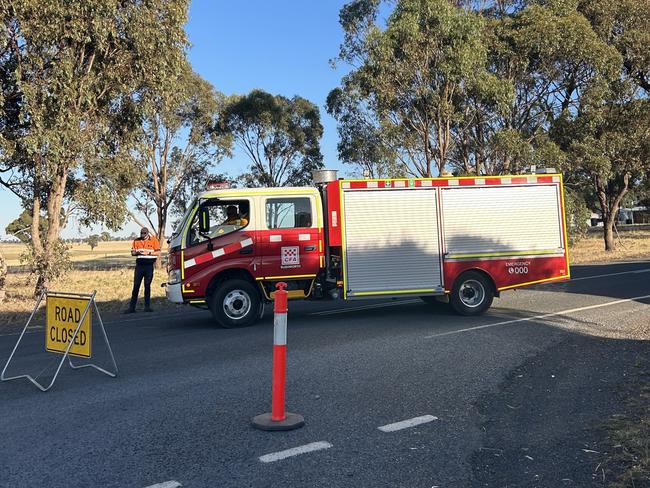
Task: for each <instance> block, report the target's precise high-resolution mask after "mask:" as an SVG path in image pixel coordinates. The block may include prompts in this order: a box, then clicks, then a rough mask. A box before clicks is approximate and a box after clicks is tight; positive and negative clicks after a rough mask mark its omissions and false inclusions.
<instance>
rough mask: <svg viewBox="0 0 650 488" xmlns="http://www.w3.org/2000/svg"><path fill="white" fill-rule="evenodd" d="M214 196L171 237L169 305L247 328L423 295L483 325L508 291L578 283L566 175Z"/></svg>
mask: <svg viewBox="0 0 650 488" xmlns="http://www.w3.org/2000/svg"><path fill="white" fill-rule="evenodd" d="M315 183H316V184H317V188H314V187H303V188H259V189H228V188H216V189H212V190H208V191H206V192H203V193H202V194H200V195H199V196H198V197H197V199H196V200H195V201H194V202H193V203H192V204H191V205H190V206H189V209H188V211H187V213H186V215H185V216H184V217H183V219H182V220H181V222H180V224H179V225H178V228H177V229H176V231H175V232H174V234H173V235H172V238H171V240H170V248H169V259H168V273H169V278H168V283H167V284H166V288H167V297H168V299H169V300H171V301H173V302H176V303H186V304H190V305H195V306H200V307H207V308H209V309H210V311H211V312H212V314H213V316H214V318H215V320H216V321H217V322H218V323H219V324H220V325H222V326H224V327H237V326H244V325H250V324H252V323H253V322H255V321H256V320H257V319H258V318H259V317H260V316H261V314H262V313H263V309H264V308H263V307H264V303H265V302H269V301H272V300H273V297H274V290H275V285H276V283H278V282H279V281H284V282H286V283H287V284H288V291H289V298H291V299H297V298H302V299H305V298H309V299H318V298H334V299H338V298H343V299H347V300H350V299H366V298H373V297H382V298H387V297H404V296H416V297H421V298H422V299H423V300H424V301H426V302H433V301H449V302H450V303H451V305H452V307H453V308H454V310H456V311H457V312H458V313H461V314H463V315H477V314H480V313H483V312H484V311H485V310H487V309H488V308H489V307H490V305H491V304H492V300H493V298H494V297H495V296H498V295H499V293H500V292H501V291H503V290H507V289H511V288H516V287H520V286H525V285H530V284H534V283H542V282H548V281H558V280H564V279H568V278H569V263H568V257H567V252H566V248H567V245H566V225H565V220H564V211H563V195H562V179H561V176H560V175H528V176H512V177H483V178H479V177H477V178H428V179H424V178H422V179H409V178H404V179H394V180H340V179H336V173H335V172H334V171H332V170H321V171H319V172H317V173H316V174H315Z"/></svg>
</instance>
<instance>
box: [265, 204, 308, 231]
mask: <svg viewBox="0 0 650 488" xmlns="http://www.w3.org/2000/svg"><path fill="white" fill-rule="evenodd" d="M311 225H312V213H311V201H310V200H309V198H307V197H296V198H269V199H268V200H266V227H267V229H293V228H302V227H305V228H309V227H311Z"/></svg>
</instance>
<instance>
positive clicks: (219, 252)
mask: <svg viewBox="0 0 650 488" xmlns="http://www.w3.org/2000/svg"><path fill="white" fill-rule="evenodd" d="M252 245H253V239H251V238H248V239H244V240H243V241H240V242H235V243H233V244H228V245H227V246H224V247H221V248H219V249H215V250H214V251H212V252H207V253H205V254H200V255H199V256H196V257H195V258H192V259H188V260H187V261H185V265H184V266H185V269H187V268H191V267H192V266H196V265H197V264H203V263H207V262H208V261H212V260H213V259H216V258H218V257H219V256H224V255H226V254H230V253H232V252H235V251H239V250H240V249H243V248H244V247H248V246H252Z"/></svg>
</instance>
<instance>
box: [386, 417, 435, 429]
mask: <svg viewBox="0 0 650 488" xmlns="http://www.w3.org/2000/svg"><path fill="white" fill-rule="evenodd" d="M434 420H438V417H434V416H433V415H422V416H421V417H414V418H412V419H408V420H402V421H401V422H395V423H394V424H388V425H382V426H381V427H377V428H378V429H379V430H381V431H382V432H395V431H397V430H402V429H408V428H409V427H415V426H416V425H422V424H427V423H429V422H433V421H434Z"/></svg>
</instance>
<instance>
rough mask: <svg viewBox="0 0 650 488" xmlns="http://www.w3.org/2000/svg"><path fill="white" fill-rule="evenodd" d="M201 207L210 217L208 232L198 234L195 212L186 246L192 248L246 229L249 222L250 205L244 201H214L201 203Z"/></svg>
mask: <svg viewBox="0 0 650 488" xmlns="http://www.w3.org/2000/svg"><path fill="white" fill-rule="evenodd" d="M201 207H203V208H207V209H208V213H209V215H210V231H209V232H208V233H207V234H204V235H201V234H200V233H199V215H200V212H199V211H197V212H196V213H195V214H194V217H193V218H192V223H191V225H190V229H189V232H188V233H187V245H188V246H193V245H194V244H198V243H201V242H204V241H206V240H208V239H214V238H217V237H221V236H225V235H228V234H231V233H232V232H236V231H238V230H241V229H243V228H244V227H246V226H247V225H248V223H249V221H250V204H249V202H248V201H246V200H229V201H223V200H215V201H207V202H202V203H201Z"/></svg>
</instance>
